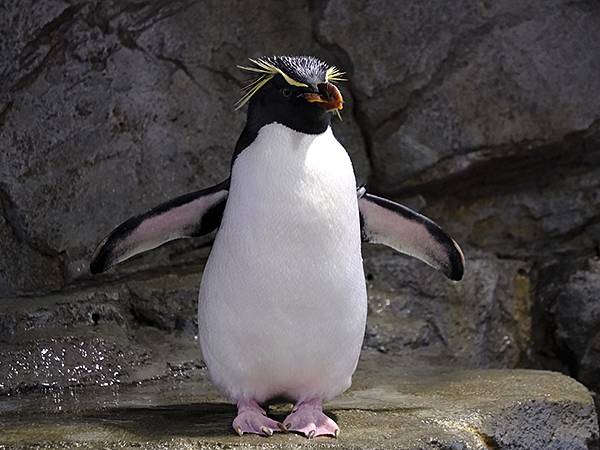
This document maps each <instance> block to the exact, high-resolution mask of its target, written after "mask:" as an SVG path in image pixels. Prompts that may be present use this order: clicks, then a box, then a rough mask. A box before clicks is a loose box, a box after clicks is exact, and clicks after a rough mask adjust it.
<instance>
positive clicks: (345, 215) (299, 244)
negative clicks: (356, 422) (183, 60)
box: [198, 124, 366, 398]
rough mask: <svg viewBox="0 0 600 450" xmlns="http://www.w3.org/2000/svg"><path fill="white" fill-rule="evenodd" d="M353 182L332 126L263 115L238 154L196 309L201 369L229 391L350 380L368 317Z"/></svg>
mask: <svg viewBox="0 0 600 450" xmlns="http://www.w3.org/2000/svg"><path fill="white" fill-rule="evenodd" d="M355 183H356V182H355V178H354V173H353V169H352V165H351V162H350V159H349V157H348V155H347V153H346V151H345V150H344V148H343V147H342V146H341V145H340V144H339V143H338V142H337V140H336V139H335V137H334V136H333V134H332V132H331V130H330V129H328V130H327V131H326V132H325V133H323V134H321V135H316V136H315V135H305V134H301V133H297V132H295V131H293V130H290V129H288V128H286V127H284V126H282V125H279V124H271V125H268V126H266V127H263V128H262V129H261V131H260V133H259V135H258V137H257V139H256V140H255V141H254V143H253V144H251V145H250V146H249V147H248V148H247V149H245V150H244V151H243V152H242V153H241V154H240V155H239V156H238V158H237V159H236V162H235V164H234V167H233V170H232V178H231V188H230V193H229V198H228V201H227V206H226V209H225V213H224V216H223V221H222V224H221V227H220V229H219V232H218V234H217V237H216V240H215V243H214V245H213V250H212V252H211V255H210V258H209V261H208V264H207V267H206V270H205V273H204V276H203V281H202V287H201V292H200V303H199V318H198V319H199V325H200V340H201V344H202V350H203V353H204V357H205V360H206V362H207V365H208V366H209V370H210V371H211V374H212V377H213V379H214V381H215V382H216V383H217V384H218V385H220V386H221V387H222V388H223V389H224V390H225V391H226V392H227V393H229V395H230V396H231V397H236V396H238V395H241V394H240V392H241V393H242V394H243V395H246V394H247V391H248V389H250V390H252V389H254V388H256V389H262V391H261V393H260V395H259V394H258V393H255V394H256V395H259V396H261V397H265V398H266V397H269V396H272V395H289V396H292V397H299V396H302V395H304V393H305V391H306V390H307V386H309V387H310V389H312V394H314V395H319V396H322V397H331V396H333V395H336V394H337V393H339V392H341V391H343V390H344V389H345V388H347V387H348V385H349V383H350V376H351V374H352V373H353V372H354V369H355V367H356V363H357V360H358V355H359V353H360V346H361V343H362V338H363V334H364V327H365V321H366V288H365V280H364V273H363V268H362V258H361V241H360V222H359V216H358V203H357V199H356V187H355ZM225 355H226V356H225ZM211 366H212V367H211ZM264 376H268V377H269V379H270V382H269V384H268V386H267V387H264V386H263V385H264V383H262V384H261V382H260V380H261V379H262V378H261V377H264ZM260 386H262V387H260ZM265 389H266V390H265ZM310 389H309V390H310ZM240 390H241V391H240ZM312 394H311V395H312Z"/></svg>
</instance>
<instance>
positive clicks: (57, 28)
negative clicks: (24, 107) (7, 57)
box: [2, 4, 84, 92]
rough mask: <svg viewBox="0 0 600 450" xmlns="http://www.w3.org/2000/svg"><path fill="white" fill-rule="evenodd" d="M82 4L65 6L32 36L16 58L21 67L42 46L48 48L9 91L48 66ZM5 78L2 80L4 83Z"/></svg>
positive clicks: (31, 59)
mask: <svg viewBox="0 0 600 450" xmlns="http://www.w3.org/2000/svg"><path fill="white" fill-rule="evenodd" d="M83 6H84V5H83V4H80V5H74V6H70V7H68V8H66V9H65V10H64V11H63V12H62V13H61V14H60V15H59V16H58V17H56V18H55V19H53V20H52V21H50V22H48V23H47V24H46V25H44V26H43V27H42V28H41V29H40V30H39V31H38V32H37V33H36V34H35V36H34V37H32V38H31V39H30V40H29V42H27V44H25V46H24V48H23V50H22V51H21V53H20V55H19V56H18V58H17V60H18V62H19V65H20V66H21V67H28V66H30V65H31V64H32V63H33V62H34V61H35V60H36V57H35V55H36V52H37V51H38V50H39V49H40V47H42V46H48V47H49V49H48V51H47V52H46V54H45V55H44V57H43V58H42V59H41V61H39V62H38V63H37V64H35V65H34V66H33V67H31V69H29V70H28V71H27V73H25V75H23V76H21V77H20V78H19V79H17V80H16V81H15V82H14V83H12V86H11V88H10V90H11V91H13V92H14V91H19V90H21V89H23V88H25V87H27V86H29V85H31V84H32V83H33V82H35V80H36V79H37V78H38V77H39V76H40V74H41V73H42V72H43V71H44V70H45V69H46V68H47V67H48V65H49V63H50V62H51V61H52V59H53V58H54V57H55V56H57V55H58V54H59V53H60V52H61V51H62V50H63V49H64V46H65V41H64V37H63V35H64V33H65V31H66V30H67V29H69V28H70V27H71V26H72V24H73V22H74V20H73V19H74V16H75V14H76V13H77V12H78V11H79V10H80V9H81V8H82V7H83ZM5 82H6V80H2V83H5Z"/></svg>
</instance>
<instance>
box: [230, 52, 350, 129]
mask: <svg viewBox="0 0 600 450" xmlns="http://www.w3.org/2000/svg"><path fill="white" fill-rule="evenodd" d="M250 62H251V63H252V65H251V66H238V67H240V68H241V69H243V70H247V71H250V72H253V73H255V74H256V75H257V77H256V78H255V79H253V80H252V81H251V82H250V83H249V84H248V85H247V86H246V87H245V88H244V91H243V92H244V95H243V96H242V98H241V99H240V101H239V102H238V104H237V107H238V108H241V107H242V106H243V105H245V104H246V103H248V119H247V126H250V127H251V128H254V129H256V130H258V129H260V128H261V127H262V126H264V125H267V124H269V123H274V122H277V123H280V124H282V125H285V126H287V127H289V128H291V129H293V130H296V131H299V132H301V133H307V134H319V133H323V132H324V131H325V130H326V129H327V127H328V126H329V124H330V123H331V116H332V114H334V113H337V114H339V111H340V110H341V109H342V108H343V98H342V95H341V94H340V91H339V90H338V88H337V87H336V86H335V84H334V83H335V82H337V81H343V80H344V79H343V78H342V77H343V72H340V71H339V70H338V69H337V68H335V67H333V66H329V65H328V64H326V63H324V62H322V61H320V60H319V59H317V58H314V57H312V56H270V57H265V58H260V59H250Z"/></svg>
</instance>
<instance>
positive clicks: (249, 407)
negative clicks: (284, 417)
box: [233, 400, 281, 436]
mask: <svg viewBox="0 0 600 450" xmlns="http://www.w3.org/2000/svg"><path fill="white" fill-rule="evenodd" d="M237 408H238V414H237V416H236V418H235V419H233V429H234V430H235V432H236V433H237V434H239V435H240V436H241V435H243V434H244V433H254V434H260V435H263V436H271V435H272V434H273V432H275V431H281V424H280V423H279V422H276V421H274V420H271V419H269V418H268V417H267V413H266V412H265V410H264V409H262V408H261V407H260V405H259V404H258V403H257V402H256V401H255V400H240V401H239V402H238V404H237Z"/></svg>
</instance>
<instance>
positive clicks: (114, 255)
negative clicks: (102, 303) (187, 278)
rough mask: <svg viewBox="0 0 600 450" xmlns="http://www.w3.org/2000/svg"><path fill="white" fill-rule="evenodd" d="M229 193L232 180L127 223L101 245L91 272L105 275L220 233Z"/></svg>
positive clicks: (148, 212) (93, 259)
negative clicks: (178, 243)
mask: <svg viewBox="0 0 600 450" xmlns="http://www.w3.org/2000/svg"><path fill="white" fill-rule="evenodd" d="M228 194H229V179H227V180H226V181H223V182H222V183H219V184H217V185H215V186H212V187H209V188H207V189H203V190H200V191H196V192H191V193H189V194H185V195H182V196H180V197H176V198H174V199H172V200H169V201H167V202H165V203H162V204H160V205H158V206H157V207H155V208H153V209H151V210H150V211H147V212H145V213H143V214H140V215H139V216H135V217H132V218H130V219H128V220H126V221H125V222H123V223H122V224H121V225H119V226H118V227H117V228H115V229H114V230H113V231H112V232H111V233H110V234H109V235H108V236H106V237H105V238H104V239H103V240H102V241H101V242H100V243H99V244H98V246H97V247H96V250H95V251H94V254H93V256H92V261H91V263H90V272H91V273H93V274H95V273H100V272H104V271H105V270H107V269H109V268H110V267H112V266H114V265H115V264H118V263H120V262H122V261H125V260H126V259H129V258H131V257H132V256H134V255H137V254H139V253H143V252H145V251H148V250H152V249H153V248H156V247H158V246H160V245H162V244H164V243H166V242H169V241H172V240H174V239H180V238H187V237H196V236H202V235H204V234H208V233H210V232H211V231H214V230H216V229H217V228H218V227H219V225H220V224H221V219H222V218H223V211H224V210H225V204H226V203H227V196H228Z"/></svg>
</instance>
